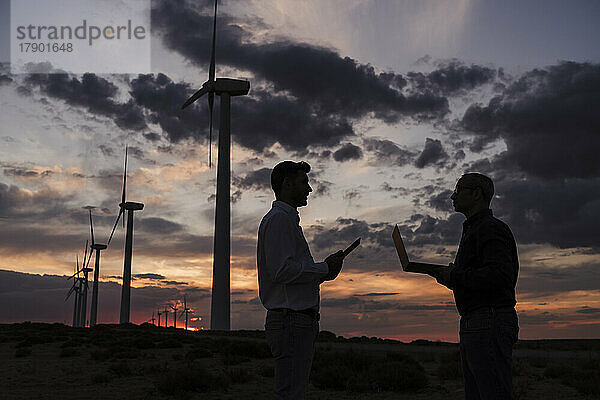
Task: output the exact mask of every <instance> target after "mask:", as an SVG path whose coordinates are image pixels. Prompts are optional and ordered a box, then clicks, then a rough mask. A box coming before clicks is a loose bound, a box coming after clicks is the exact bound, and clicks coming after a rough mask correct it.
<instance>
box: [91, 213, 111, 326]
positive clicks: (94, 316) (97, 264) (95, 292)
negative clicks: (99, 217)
mask: <svg viewBox="0 0 600 400" xmlns="http://www.w3.org/2000/svg"><path fill="white" fill-rule="evenodd" d="M89 211H90V233H91V235H92V248H91V249H92V250H95V251H96V260H95V263H94V264H95V265H94V284H93V286H92V308H91V310H90V326H94V325H96V321H97V317H98V280H99V278H100V252H101V251H102V250H105V249H106V248H107V247H108V246H107V245H105V244H100V243H96V242H95V241H94V223H93V222H92V210H89Z"/></svg>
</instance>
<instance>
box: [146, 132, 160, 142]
mask: <svg viewBox="0 0 600 400" xmlns="http://www.w3.org/2000/svg"><path fill="white" fill-rule="evenodd" d="M142 136H144V137H145V138H146V139H148V140H149V141H151V142H157V141H159V140H160V135H159V134H158V133H156V132H147V133H143V134H142Z"/></svg>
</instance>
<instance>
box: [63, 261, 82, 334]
mask: <svg viewBox="0 0 600 400" xmlns="http://www.w3.org/2000/svg"><path fill="white" fill-rule="evenodd" d="M75 265H76V266H75V273H74V274H73V275H71V276H70V277H68V278H67V280H69V279H71V278H75V279H74V280H73V286H71V289H69V293H67V297H66V298H65V302H66V301H67V300H69V297H71V295H72V294H73V293H75V302H74V303H73V328H76V327H78V326H79V300H80V296H79V292H80V291H81V282H80V281H79V272H80V271H79V255H77V264H75ZM75 276H77V277H75ZM78 284H79V285H80V286H79V287H78V286H77V285H78Z"/></svg>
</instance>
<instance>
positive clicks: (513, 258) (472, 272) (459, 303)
mask: <svg viewBox="0 0 600 400" xmlns="http://www.w3.org/2000/svg"><path fill="white" fill-rule="evenodd" d="M493 195H494V183H493V182H492V180H491V179H490V178H489V177H487V176H485V175H482V174H478V173H468V174H464V175H463V176H462V177H461V178H460V179H459V180H458V182H457V183H456V189H455V190H454V193H453V194H452V196H451V199H452V203H453V205H454V209H455V210H456V211H458V212H460V213H462V214H464V215H465V217H467V220H466V221H465V222H464V223H463V231H462V236H461V239H460V245H459V247H458V252H457V254H456V258H455V261H454V263H450V265H449V266H448V267H445V268H443V269H441V270H440V272H439V273H437V274H435V278H436V279H437V281H438V282H439V283H441V284H443V285H445V286H447V287H448V288H450V289H452V290H453V292H454V299H455V302H456V308H457V309H458V312H459V314H460V316H461V318H460V355H461V362H462V370H463V378H464V383H465V399H467V400H475V399H482V400H491V399H494V400H495V399H514V397H513V391H512V370H511V369H512V368H511V367H512V347H513V345H514V344H515V342H516V341H517V337H518V332H519V324H518V318H517V313H516V311H515V305H516V298H515V286H516V284H517V276H518V273H519V260H518V256H517V245H516V243H515V239H514V237H513V234H512V232H511V231H510V228H509V227H508V226H507V225H506V224H505V223H504V222H502V221H500V220H499V219H497V218H495V217H494V216H493V215H492V210H491V209H490V208H489V206H490V202H491V200H492V197H493Z"/></svg>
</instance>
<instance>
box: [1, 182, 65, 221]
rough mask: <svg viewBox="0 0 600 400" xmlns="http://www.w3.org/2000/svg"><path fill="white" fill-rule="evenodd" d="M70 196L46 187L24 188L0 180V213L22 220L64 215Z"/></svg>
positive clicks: (37, 219) (36, 219)
mask: <svg viewBox="0 0 600 400" xmlns="http://www.w3.org/2000/svg"><path fill="white" fill-rule="evenodd" d="M72 200H73V197H72V196H65V195H62V194H60V193H58V192H57V191H55V190H53V189H50V188H48V187H42V188H40V189H38V190H25V189H22V188H19V187H18V186H15V185H10V186H9V185H6V184H4V183H1V182H0V210H2V215H3V216H4V217H9V218H18V219H19V220H20V221H21V222H24V221H39V220H42V219H49V218H55V217H59V216H64V215H65V214H67V213H68V212H69V209H68V205H67V204H68V203H69V202H71V201H72Z"/></svg>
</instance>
